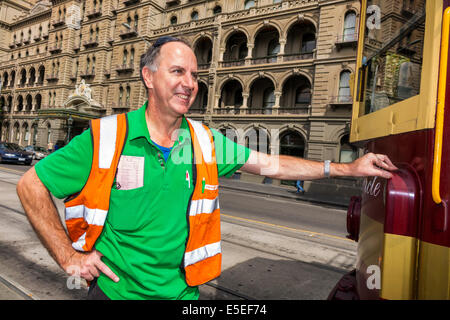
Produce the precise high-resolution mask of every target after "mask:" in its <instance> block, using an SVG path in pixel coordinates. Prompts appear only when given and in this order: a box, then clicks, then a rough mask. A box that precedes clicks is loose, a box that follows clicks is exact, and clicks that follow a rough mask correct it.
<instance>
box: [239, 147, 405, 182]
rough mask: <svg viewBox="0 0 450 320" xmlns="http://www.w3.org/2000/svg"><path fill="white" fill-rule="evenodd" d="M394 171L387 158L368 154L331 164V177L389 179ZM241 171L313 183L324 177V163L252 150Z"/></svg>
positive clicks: (394, 168) (394, 167)
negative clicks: (312, 181) (345, 161)
mask: <svg viewBox="0 0 450 320" xmlns="http://www.w3.org/2000/svg"><path fill="white" fill-rule="evenodd" d="M396 169H397V167H396V166H394V165H393V164H392V162H391V160H390V159H389V158H388V157H387V156H385V155H382V154H374V153H367V154H365V155H364V156H362V157H361V158H358V159H356V160H355V161H353V162H351V163H331V165H330V177H344V176H352V177H366V176H378V177H383V178H386V179H390V178H392V173H391V172H389V171H393V170H396ZM241 170H242V171H245V172H248V173H253V174H257V175H263V176H267V177H270V178H275V179H280V180H314V179H321V178H324V177H325V175H324V172H325V170H324V162H320V161H313V160H306V159H302V158H297V157H292V156H284V155H268V154H265V153H260V152H256V151H253V150H252V152H251V153H250V156H249V158H248V160H247V162H246V163H245V164H244V165H243V166H242V168H241Z"/></svg>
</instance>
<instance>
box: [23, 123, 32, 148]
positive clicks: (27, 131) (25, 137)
mask: <svg viewBox="0 0 450 320" xmlns="http://www.w3.org/2000/svg"><path fill="white" fill-rule="evenodd" d="M22 130H23V142H24V144H25V145H26V144H27V142H28V141H30V128H29V127H28V123H26V122H25V123H24V124H23V126H22Z"/></svg>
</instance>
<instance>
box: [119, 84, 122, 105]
mask: <svg viewBox="0 0 450 320" xmlns="http://www.w3.org/2000/svg"><path fill="white" fill-rule="evenodd" d="M122 99H123V88H122V86H120V87H119V108H121V107H122Z"/></svg>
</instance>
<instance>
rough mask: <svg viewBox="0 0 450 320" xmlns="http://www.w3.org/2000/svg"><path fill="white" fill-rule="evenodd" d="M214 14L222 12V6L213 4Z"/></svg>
mask: <svg viewBox="0 0 450 320" xmlns="http://www.w3.org/2000/svg"><path fill="white" fill-rule="evenodd" d="M213 13H214V14H219V13H222V7H221V6H215V7H214V9H213Z"/></svg>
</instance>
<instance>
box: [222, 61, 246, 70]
mask: <svg viewBox="0 0 450 320" xmlns="http://www.w3.org/2000/svg"><path fill="white" fill-rule="evenodd" d="M244 65H245V59H239V60H227V61H222V62H221V63H220V66H221V67H222V68H229V67H239V66H244Z"/></svg>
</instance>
